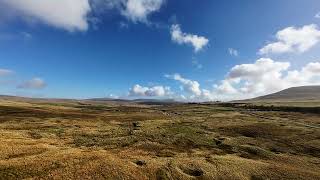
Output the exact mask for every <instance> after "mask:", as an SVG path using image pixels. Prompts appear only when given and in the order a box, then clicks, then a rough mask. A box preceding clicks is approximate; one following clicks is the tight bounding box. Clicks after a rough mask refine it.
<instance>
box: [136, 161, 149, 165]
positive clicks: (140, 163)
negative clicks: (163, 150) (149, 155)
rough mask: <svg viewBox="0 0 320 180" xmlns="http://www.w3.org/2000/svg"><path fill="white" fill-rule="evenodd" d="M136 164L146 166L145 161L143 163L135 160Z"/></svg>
mask: <svg viewBox="0 0 320 180" xmlns="http://www.w3.org/2000/svg"><path fill="white" fill-rule="evenodd" d="M136 164H137V165H138V166H144V165H146V164H147V163H146V161H144V160H137V161H136Z"/></svg>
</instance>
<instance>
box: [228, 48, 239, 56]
mask: <svg viewBox="0 0 320 180" xmlns="http://www.w3.org/2000/svg"><path fill="white" fill-rule="evenodd" d="M228 51H229V54H230V55H231V56H238V55H239V52H238V50H236V49H233V48H229V49H228Z"/></svg>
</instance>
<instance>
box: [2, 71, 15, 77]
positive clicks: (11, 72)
mask: <svg viewBox="0 0 320 180" xmlns="http://www.w3.org/2000/svg"><path fill="white" fill-rule="evenodd" d="M11 74H13V71H11V70H9V69H0V77H3V76H8V75H11Z"/></svg>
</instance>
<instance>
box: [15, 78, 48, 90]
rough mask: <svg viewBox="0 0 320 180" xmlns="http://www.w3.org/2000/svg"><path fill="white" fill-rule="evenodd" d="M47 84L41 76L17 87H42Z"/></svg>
mask: <svg viewBox="0 0 320 180" xmlns="http://www.w3.org/2000/svg"><path fill="white" fill-rule="evenodd" d="M46 86H47V84H46V82H45V81H44V80H42V79H41V78H33V79H31V80H28V81H25V82H23V83H22V84H20V85H18V86H17V88H19V89H43V88H45V87H46Z"/></svg>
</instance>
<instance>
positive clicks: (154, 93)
mask: <svg viewBox="0 0 320 180" xmlns="http://www.w3.org/2000/svg"><path fill="white" fill-rule="evenodd" d="M170 94H171V91H170V87H164V86H153V87H143V86H140V85H139V84H136V85H134V86H133V87H132V88H131V89H130V90H129V96H133V97H163V96H168V95H170Z"/></svg>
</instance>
